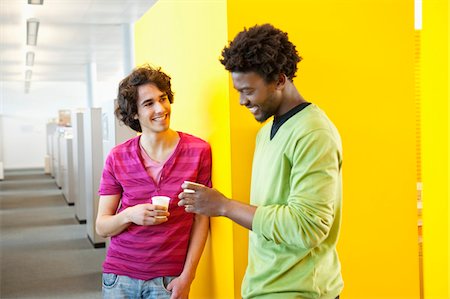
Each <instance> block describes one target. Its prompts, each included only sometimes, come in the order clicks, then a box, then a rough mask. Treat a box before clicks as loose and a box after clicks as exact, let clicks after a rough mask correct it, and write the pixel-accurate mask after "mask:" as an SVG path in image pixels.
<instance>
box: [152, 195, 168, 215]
mask: <svg viewBox="0 0 450 299" xmlns="http://www.w3.org/2000/svg"><path fill="white" fill-rule="evenodd" d="M169 202H170V197H168V196H161V195H158V196H153V197H152V203H153V204H154V205H157V206H163V207H166V210H167V211H168V210H169ZM155 218H166V216H156V217H155Z"/></svg>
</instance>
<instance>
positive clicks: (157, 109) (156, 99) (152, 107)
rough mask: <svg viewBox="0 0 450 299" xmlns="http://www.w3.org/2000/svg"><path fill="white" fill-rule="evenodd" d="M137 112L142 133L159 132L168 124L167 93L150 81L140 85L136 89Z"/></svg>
mask: <svg viewBox="0 0 450 299" xmlns="http://www.w3.org/2000/svg"><path fill="white" fill-rule="evenodd" d="M137 92H138V99H137V108H138V114H137V115H136V116H135V118H136V119H138V120H139V123H140V125H141V128H142V133H143V134H146V133H154V134H157V133H161V132H164V131H167V130H168V129H169V126H170V111H171V110H170V102H169V98H168V97H167V94H166V93H164V92H162V91H161V90H159V89H158V87H156V85H154V84H152V83H147V84H143V85H140V86H139V87H138V89H137Z"/></svg>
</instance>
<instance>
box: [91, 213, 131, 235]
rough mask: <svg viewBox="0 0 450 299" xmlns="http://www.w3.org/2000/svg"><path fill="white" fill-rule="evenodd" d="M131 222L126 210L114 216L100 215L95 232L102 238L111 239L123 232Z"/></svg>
mask: <svg viewBox="0 0 450 299" xmlns="http://www.w3.org/2000/svg"><path fill="white" fill-rule="evenodd" d="M130 224H131V221H130V220H129V217H128V215H127V212H126V210H123V211H122V212H120V213H118V214H116V215H101V216H99V217H98V218H97V222H96V231H97V233H98V234H99V235H101V236H102V237H112V236H115V235H118V234H120V233H121V232H122V231H124V230H125V229H126V228H127V227H128V226H129V225H130Z"/></svg>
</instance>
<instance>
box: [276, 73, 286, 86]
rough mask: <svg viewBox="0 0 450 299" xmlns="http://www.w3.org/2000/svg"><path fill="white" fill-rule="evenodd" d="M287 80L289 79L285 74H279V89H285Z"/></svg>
mask: <svg viewBox="0 0 450 299" xmlns="http://www.w3.org/2000/svg"><path fill="white" fill-rule="evenodd" d="M287 80H288V78H287V77H286V75H285V74H279V75H278V80H277V89H283V88H284V86H285V85H286V81H287Z"/></svg>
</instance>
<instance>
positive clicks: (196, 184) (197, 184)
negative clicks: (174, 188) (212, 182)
mask: <svg viewBox="0 0 450 299" xmlns="http://www.w3.org/2000/svg"><path fill="white" fill-rule="evenodd" d="M184 182H185V183H189V184H192V185H195V186H199V187H205V185H202V184H199V183H196V182H191V181H184Z"/></svg>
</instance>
